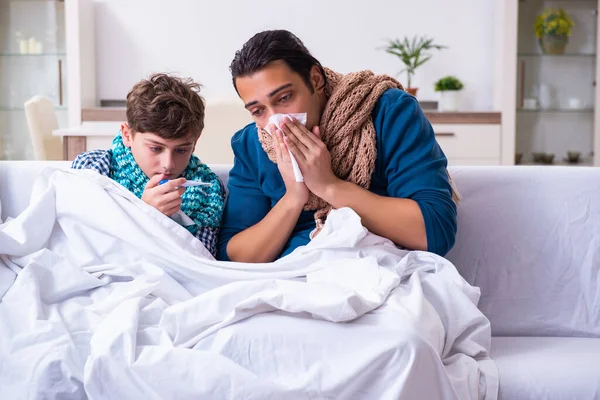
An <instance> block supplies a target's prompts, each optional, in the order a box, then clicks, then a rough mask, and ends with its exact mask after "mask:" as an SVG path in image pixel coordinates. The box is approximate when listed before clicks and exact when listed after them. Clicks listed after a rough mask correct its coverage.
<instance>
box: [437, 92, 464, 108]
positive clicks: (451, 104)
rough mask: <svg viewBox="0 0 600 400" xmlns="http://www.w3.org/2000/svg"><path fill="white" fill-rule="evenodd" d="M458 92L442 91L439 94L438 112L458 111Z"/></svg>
mask: <svg viewBox="0 0 600 400" xmlns="http://www.w3.org/2000/svg"><path fill="white" fill-rule="evenodd" d="M459 96H460V91H459V90H444V91H442V92H440V103H439V104H438V108H439V110H440V111H458V108H459Z"/></svg>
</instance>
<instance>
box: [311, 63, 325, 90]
mask: <svg viewBox="0 0 600 400" xmlns="http://www.w3.org/2000/svg"><path fill="white" fill-rule="evenodd" d="M310 83H311V85H312V87H313V90H314V91H315V93H318V94H320V93H323V92H324V91H325V77H324V76H323V74H322V73H321V69H320V68H319V67H318V66H316V65H313V66H312V68H311V69H310Z"/></svg>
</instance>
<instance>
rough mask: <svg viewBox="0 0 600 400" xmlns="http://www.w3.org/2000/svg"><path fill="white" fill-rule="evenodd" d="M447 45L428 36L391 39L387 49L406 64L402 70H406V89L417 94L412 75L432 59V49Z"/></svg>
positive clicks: (439, 48) (443, 47)
mask: <svg viewBox="0 0 600 400" xmlns="http://www.w3.org/2000/svg"><path fill="white" fill-rule="evenodd" d="M445 48H446V47H445V46H440V45H438V44H435V43H434V42H433V39H431V38H428V37H427V36H415V37H413V38H412V39H409V38H407V37H405V38H404V39H402V40H400V39H393V40H389V41H388V44H387V46H386V47H385V51H386V52H387V53H389V54H393V55H395V56H397V57H398V58H400V61H401V62H402V63H403V64H404V69H403V70H402V71H400V72H399V73H398V74H400V73H402V72H406V78H407V79H406V88H405V90H406V91H407V92H408V93H410V94H412V95H413V96H416V95H417V90H418V88H413V87H412V85H411V84H412V82H411V81H412V79H411V78H412V77H413V75H414V74H415V70H416V69H417V68H419V67H420V66H421V65H423V64H425V63H426V62H427V61H429V59H431V54H430V53H429V52H430V51H431V50H441V49H445Z"/></svg>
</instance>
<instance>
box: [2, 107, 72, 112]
mask: <svg viewBox="0 0 600 400" xmlns="http://www.w3.org/2000/svg"><path fill="white" fill-rule="evenodd" d="M54 109H55V110H56V111H65V110H66V109H67V106H55V107H54ZM19 111H21V112H23V111H25V108H24V107H3V106H0V112H19Z"/></svg>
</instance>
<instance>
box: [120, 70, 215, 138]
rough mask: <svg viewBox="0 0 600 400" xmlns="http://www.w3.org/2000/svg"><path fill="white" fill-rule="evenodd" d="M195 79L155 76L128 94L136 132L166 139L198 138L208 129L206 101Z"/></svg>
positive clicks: (130, 114) (128, 117)
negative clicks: (205, 124) (205, 121)
mask: <svg viewBox="0 0 600 400" xmlns="http://www.w3.org/2000/svg"><path fill="white" fill-rule="evenodd" d="M199 92H200V85H199V84H198V83H196V82H194V81H193V80H192V79H191V78H187V79H183V78H178V77H175V76H171V75H168V74H153V75H151V76H150V78H148V79H144V80H142V81H140V82H138V83H136V84H135V86H133V88H132V89H131V91H130V92H129V93H128V94H127V123H128V124H129V126H130V128H131V129H132V131H133V132H141V133H154V134H156V135H158V136H160V137H161V138H163V139H165V140H173V139H183V138H188V137H194V138H195V139H198V138H199V137H200V134H201V133H202V129H204V100H203V99H202V97H201V96H200V94H199Z"/></svg>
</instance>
